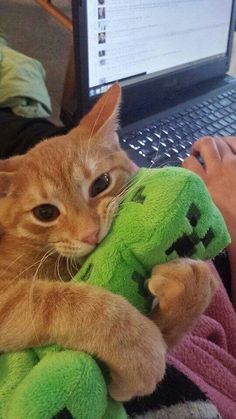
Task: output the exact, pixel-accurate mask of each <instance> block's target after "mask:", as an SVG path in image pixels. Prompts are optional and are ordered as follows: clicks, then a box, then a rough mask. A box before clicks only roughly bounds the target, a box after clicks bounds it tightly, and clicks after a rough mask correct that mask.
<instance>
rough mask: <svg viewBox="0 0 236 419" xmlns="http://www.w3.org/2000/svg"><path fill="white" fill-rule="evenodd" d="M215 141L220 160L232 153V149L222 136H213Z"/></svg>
mask: <svg viewBox="0 0 236 419" xmlns="http://www.w3.org/2000/svg"><path fill="white" fill-rule="evenodd" d="M215 143H216V147H217V148H218V151H219V153H220V157H221V160H223V158H224V157H230V156H231V155H232V150H231V148H230V146H229V145H228V144H227V142H226V141H225V139H224V137H215Z"/></svg>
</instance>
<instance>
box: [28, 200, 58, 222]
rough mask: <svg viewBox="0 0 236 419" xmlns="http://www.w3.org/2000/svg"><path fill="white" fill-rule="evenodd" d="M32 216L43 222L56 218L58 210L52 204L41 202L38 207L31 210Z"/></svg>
mask: <svg viewBox="0 0 236 419" xmlns="http://www.w3.org/2000/svg"><path fill="white" fill-rule="evenodd" d="M32 211H33V214H34V216H35V217H36V218H37V219H38V220H39V221H43V222H45V223H47V222H50V221H54V220H56V218H57V217H59V215H60V211H59V209H58V208H57V207H55V205H52V204H42V205H39V206H38V207H35V208H34V209H33V210H32Z"/></svg>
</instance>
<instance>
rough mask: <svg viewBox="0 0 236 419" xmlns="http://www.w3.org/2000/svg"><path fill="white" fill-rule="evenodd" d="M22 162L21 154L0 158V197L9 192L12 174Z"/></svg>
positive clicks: (12, 181) (12, 179) (13, 174)
mask: <svg viewBox="0 0 236 419" xmlns="http://www.w3.org/2000/svg"><path fill="white" fill-rule="evenodd" d="M21 162H22V156H15V157H11V158H9V159H6V160H0V198H1V197H4V196H6V195H8V194H9V193H10V192H11V189H12V186H13V183H14V176H15V173H16V172H17V170H18V168H19V167H20V164H21Z"/></svg>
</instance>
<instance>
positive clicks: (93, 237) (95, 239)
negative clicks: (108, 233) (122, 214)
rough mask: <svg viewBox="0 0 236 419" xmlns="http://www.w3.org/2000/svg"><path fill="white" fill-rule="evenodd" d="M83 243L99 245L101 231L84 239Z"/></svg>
mask: <svg viewBox="0 0 236 419" xmlns="http://www.w3.org/2000/svg"><path fill="white" fill-rule="evenodd" d="M81 241H82V242H83V243H88V244H97V243H98V241H99V231H94V232H93V233H92V234H89V235H88V236H87V237H84V238H83V239H82V240H81Z"/></svg>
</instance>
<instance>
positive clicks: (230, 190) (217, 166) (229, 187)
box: [183, 137, 236, 308]
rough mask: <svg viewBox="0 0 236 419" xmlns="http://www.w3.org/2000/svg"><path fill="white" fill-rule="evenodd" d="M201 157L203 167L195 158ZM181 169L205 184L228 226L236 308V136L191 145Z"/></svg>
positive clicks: (204, 139)
mask: <svg viewBox="0 0 236 419" xmlns="http://www.w3.org/2000/svg"><path fill="white" fill-rule="evenodd" d="M199 156H200V157H201V158H202V160H203V162H204V165H202V164H201V163H200V162H199V160H198V157H199ZM183 167H184V168H186V169H189V170H191V171H193V172H195V173H197V174H198V175H199V176H200V177H201V178H202V179H203V181H204V182H205V184H206V186H207V188H208V190H209V192H210V194H211V196H212V198H213V200H214V202H215V204H216V206H217V207H218V208H219V209H220V211H221V212H222V214H223V216H224V219H225V222H226V224H227V227H228V230H229V233H230V236H231V244H230V245H229V246H228V248H227V252H228V257H229V262H230V269H231V281H232V283H231V289H232V303H233V305H234V308H236V180H235V179H236V137H224V138H213V137H204V138H201V139H199V140H198V141H196V142H195V143H194V144H193V147H192V154H191V156H189V157H188V158H187V159H186V160H185V161H184V162H183Z"/></svg>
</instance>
